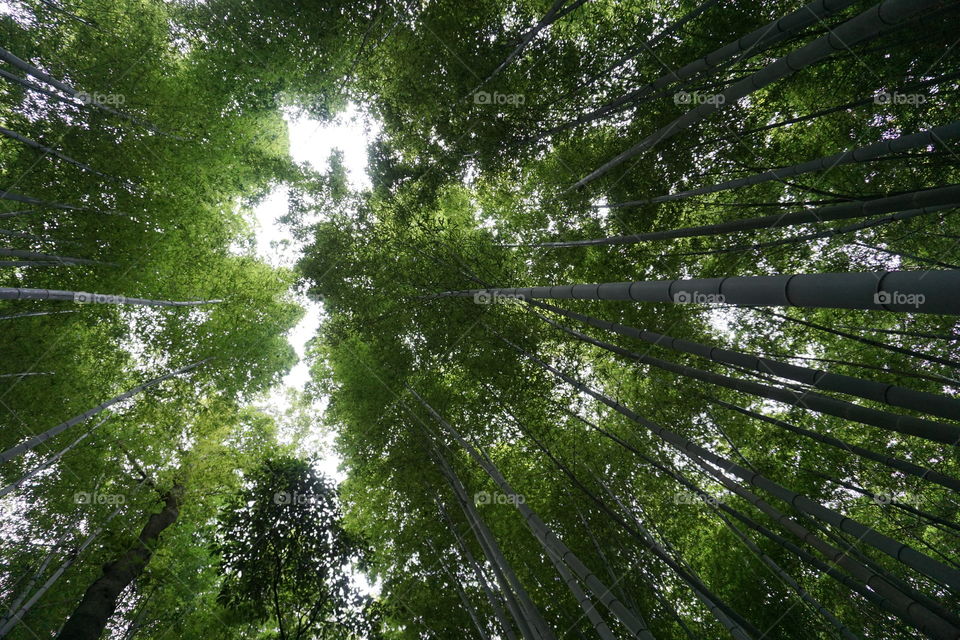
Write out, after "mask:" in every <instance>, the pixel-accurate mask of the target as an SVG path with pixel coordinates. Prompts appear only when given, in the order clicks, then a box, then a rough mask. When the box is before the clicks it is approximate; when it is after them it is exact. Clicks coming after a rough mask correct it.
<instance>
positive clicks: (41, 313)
mask: <svg viewBox="0 0 960 640" xmlns="http://www.w3.org/2000/svg"><path fill="white" fill-rule="evenodd" d="M58 313H76V311H74V310H73V309H69V310H66V311H31V312H29V313H15V314H13V315H9V316H0V320H13V319H14V318H27V317H31V316H52V315H56V314H58Z"/></svg>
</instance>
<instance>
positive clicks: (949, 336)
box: [834, 324, 960, 342]
mask: <svg viewBox="0 0 960 640" xmlns="http://www.w3.org/2000/svg"><path fill="white" fill-rule="evenodd" d="M834 326H836V328H837V329H852V330H854V331H870V332H872V333H885V334H887V335H891V336H908V337H910V338H933V339H934V340H950V341H953V342H957V341H960V335H957V334H956V333H926V332H924V331H901V330H897V329H880V328H878V327H855V326H852V325H844V324H838V325H834Z"/></svg>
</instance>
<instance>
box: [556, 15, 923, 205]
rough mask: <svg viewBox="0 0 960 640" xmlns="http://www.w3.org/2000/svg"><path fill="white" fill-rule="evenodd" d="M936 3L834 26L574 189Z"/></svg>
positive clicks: (598, 171)
mask: <svg viewBox="0 0 960 640" xmlns="http://www.w3.org/2000/svg"><path fill="white" fill-rule="evenodd" d="M937 4H939V0H885V1H884V2H882V3H881V4H879V5H877V6H875V7H872V8H871V9H869V10H867V11H864V12H863V13H861V14H860V15H858V16H856V17H854V18H851V19H850V20H848V21H847V22H845V23H843V24H841V25H839V26H837V27H834V28H833V29H831V31H830V33H829V34H828V35H826V36H823V37H821V38H818V39H817V40H814V41H813V42H811V43H810V44H807V45H806V46H803V47H801V48H799V49H797V50H796V51H793V52H792V53H790V54H788V55H786V56H784V57H783V58H780V59H779V60H777V61H776V62H773V63H772V64H770V65H768V66H766V67H765V68H764V69H763V70H762V71H759V72H757V73H755V74H753V75H751V76H750V77H748V78H745V79H743V80H740V81H739V82H736V83H735V84H734V85H733V86H731V87H730V88H729V89H727V90H726V91H724V92H723V93H721V94H720V95H721V96H723V98H722V100H720V99H717V100H711V101H709V102H706V103H704V104H701V105H699V106H697V107H695V108H693V109H691V110H690V111H687V112H686V113H685V114H683V115H682V116H680V117H679V118H677V119H676V120H674V121H673V122H671V123H670V124H668V125H666V126H664V127H661V128H660V129H658V130H657V131H655V132H654V133H652V134H651V135H649V136H648V137H646V138H645V139H643V140H642V141H640V142H639V143H637V144H635V145H634V146H633V147H631V148H630V149H628V150H626V151H624V152H623V153H621V154H620V155H618V156H616V157H615V158H613V159H612V160H610V161H609V162H607V163H605V164H604V165H602V166H601V167H600V168H599V169H597V170H595V171H593V172H592V173H590V174H589V175H587V176H586V177H584V178H582V179H580V180H578V181H577V182H576V183H574V184H573V186H572V187H571V189H574V188H580V187H583V186H585V185H587V184H589V183H590V182H593V181H594V180H596V179H597V178H599V177H600V176H602V175H604V174H605V173H607V172H609V171H610V170H611V169H613V168H615V167H617V166H619V165H621V164H622V163H624V162H626V161H627V160H629V159H630V158H633V157H635V156H637V155H639V154H640V153H642V152H644V151H646V150H648V149H650V148H652V147H654V146H656V145H657V144H660V143H662V142H663V141H665V140H668V139H670V138H672V137H673V136H675V135H676V134H678V133H679V132H681V131H683V130H684V129H687V128H689V127H691V126H693V125H694V124H696V123H698V122H700V121H701V120H703V119H704V118H706V117H707V116H708V115H710V114H712V113H713V112H715V111H719V110H720V109H722V108H724V106H725V105H729V104H734V103H736V102H737V101H739V100H740V99H741V98H745V97H746V96H748V95H750V94H752V93H754V92H755V91H757V90H759V89H762V88H763V87H766V86H768V85H770V84H772V83H774V82H776V81H778V80H782V79H784V78H787V77H789V76H791V75H793V74H794V73H796V72H797V71H800V70H801V69H803V68H805V67H808V66H810V65H812V64H814V63H816V62H819V61H820V60H823V59H825V58H827V57H829V56H830V55H832V54H833V53H834V52H836V51H844V50H847V49H849V48H850V47H852V46H854V45H856V44H859V43H860V42H864V41H865V40H869V39H871V38H875V37H877V36H879V35H880V34H882V33H884V32H885V31H889V30H890V29H891V28H892V27H893V26H895V25H897V24H898V23H900V22H903V21H904V20H906V19H907V18H910V17H911V16H914V15H916V14H918V13H920V12H921V11H925V10H927V9H930V8H933V7H935V6H936V5H937Z"/></svg>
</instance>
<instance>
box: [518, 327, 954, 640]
mask: <svg viewBox="0 0 960 640" xmlns="http://www.w3.org/2000/svg"><path fill="white" fill-rule="evenodd" d="M500 339H501V340H502V341H503V342H505V343H506V344H508V345H509V346H511V347H513V348H514V349H515V350H516V351H518V352H519V353H521V354H522V355H524V356H526V357H527V358H529V359H531V360H532V361H534V362H535V363H537V364H539V365H540V366H541V367H542V368H544V369H546V370H547V371H549V372H551V373H553V374H554V375H556V376H557V377H558V378H560V379H561V380H563V381H565V382H566V383H568V384H570V385H571V386H573V387H574V388H575V389H577V390H578V391H580V392H583V393H586V394H587V395H589V396H591V397H593V398H594V399H596V400H598V401H600V402H601V403H603V404H605V405H607V406H609V407H610V408H611V409H613V410H614V411H616V412H618V413H620V414H622V415H624V416H625V417H627V418H629V419H630V420H632V421H634V422H636V423H637V424H639V425H641V426H643V427H645V428H647V429H650V430H652V431H653V432H654V433H655V434H657V435H658V436H659V437H660V438H661V439H663V440H664V441H666V442H668V443H670V444H673V446H674V447H675V448H677V449H678V450H679V451H681V452H683V453H684V454H685V455H687V456H688V457H689V459H690V460H692V461H693V462H694V463H696V464H697V465H699V466H700V467H701V468H703V469H704V471H706V472H707V473H709V474H710V475H711V476H713V477H714V478H715V479H717V480H718V481H720V483H721V484H723V485H724V486H725V487H727V488H728V489H730V490H731V491H733V492H734V493H736V494H737V495H739V496H741V497H743V498H744V499H746V500H748V501H749V502H750V503H751V504H753V505H754V506H755V507H757V508H758V509H760V510H761V511H763V512H764V513H766V514H767V515H769V516H770V517H771V518H773V519H774V520H775V521H777V522H779V523H780V524H782V525H784V526H785V527H786V528H787V529H788V530H789V531H791V533H794V534H795V535H797V536H798V537H799V538H800V539H801V540H803V541H804V542H807V543H809V544H811V545H812V546H813V547H814V548H816V549H817V550H818V551H820V552H821V553H823V554H824V555H825V556H826V557H827V558H828V559H829V560H830V561H832V562H835V563H836V564H838V565H839V566H841V567H843V568H844V570H847V571H849V572H850V573H851V575H853V576H854V577H855V578H857V579H858V580H862V582H863V584H865V585H867V586H869V587H871V588H872V589H875V590H876V591H877V592H878V593H879V594H880V595H881V596H883V598H885V599H886V600H888V601H889V602H890V604H891V606H892V607H893V608H894V609H895V610H896V611H897V614H898V615H899V616H900V617H901V618H902V619H903V620H904V621H906V622H909V623H910V624H911V625H912V626H914V627H916V628H918V629H920V630H921V631H924V632H926V633H929V634H931V635H932V637H936V638H943V639H948V638H956V635H957V634H958V633H960V628H958V627H956V626H954V625H953V624H952V623H950V622H949V621H947V620H945V619H943V618H941V617H940V616H938V615H936V614H935V613H933V612H932V611H930V610H929V609H928V608H927V607H925V606H924V605H923V604H921V603H919V602H917V601H916V600H914V599H912V598H910V597H909V596H906V595H905V594H903V593H902V592H900V591H899V590H898V589H897V588H896V587H895V586H893V585H892V584H891V583H889V582H888V581H887V580H886V579H885V578H884V577H883V576H881V575H878V574H876V573H875V572H873V571H870V570H869V569H867V568H866V567H864V566H863V565H861V564H860V563H858V562H856V561H854V560H852V559H851V558H849V557H848V556H847V555H846V554H845V553H843V552H841V551H840V550H839V549H836V548H835V547H833V546H832V545H829V544H827V543H825V542H823V541H822V540H820V538H818V537H817V536H815V535H813V534H811V533H810V532H809V531H808V530H807V529H806V528H804V527H803V526H802V525H800V524H799V523H797V522H795V521H794V520H792V519H791V518H789V517H787V516H785V515H784V514H782V513H780V512H779V511H777V510H776V509H775V508H773V507H772V506H771V505H769V504H768V503H766V502H765V501H764V500H762V499H760V498H759V497H758V496H756V495H754V494H753V493H751V492H750V491H748V490H747V489H745V488H743V487H741V486H740V485H739V484H737V483H736V482H734V481H733V480H731V479H730V478H729V477H727V475H726V474H733V475H735V476H737V477H740V478H742V479H744V480H746V481H747V483H749V484H752V485H754V486H757V487H758V488H761V489H764V490H766V491H769V492H770V493H771V494H773V495H775V496H777V497H778V498H780V499H782V500H784V501H786V502H787V503H789V504H791V505H793V506H794V507H795V508H796V509H797V510H798V511H800V512H801V513H807V514H808V515H812V514H811V513H810V512H809V511H808V510H807V509H806V508H805V507H806V506H807V505H808V504H815V503H812V501H810V500H808V499H807V498H805V497H803V496H799V495H798V494H796V493H793V492H791V491H789V490H784V489H783V488H782V487H780V486H779V485H776V484H775V483H772V482H770V481H769V480H767V479H766V478H764V477H763V476H761V475H760V474H757V473H755V472H752V471H748V470H746V469H743V468H742V467H739V466H738V465H736V464H734V463H732V462H730V461H727V460H725V459H723V458H722V457H721V456H718V455H716V454H713V453H712V452H710V451H708V450H706V449H703V448H702V447H699V446H697V445H695V444H693V443H692V442H690V441H689V440H686V439H685V438H682V437H681V436H677V435H676V434H673V433H672V432H670V431H668V430H666V429H663V428H662V427H659V426H658V425H655V424H654V423H652V422H650V421H649V420H646V419H645V418H643V417H641V416H639V415H638V414H636V413H634V412H633V411H631V410H630V409H628V408H626V407H624V406H623V405H621V404H620V403H618V402H616V401H614V400H611V399H610V398H608V397H607V396H605V395H603V394H601V393H599V392H596V391H594V390H593V389H591V388H590V387H587V386H586V385H584V384H583V383H581V382H578V381H577V380H575V379H573V378H571V377H569V376H567V375H566V374H564V373H562V372H560V371H559V370H557V369H555V368H554V367H552V366H550V365H549V364H547V363H546V362H543V361H542V360H540V359H539V358H536V357H535V356H533V355H531V354H529V353H527V352H526V351H524V350H523V349H521V348H520V347H518V346H516V345H514V344H513V343H512V342H510V341H509V340H507V339H506V338H503V337H502V336H500ZM707 461H710V463H709V464H708V463H707ZM714 464H715V465H717V466H718V467H720V468H722V469H723V470H724V472H723V473H721V472H720V471H719V470H718V469H715V468H714V467H713V466H712V465H714ZM761 479H762V480H761ZM820 509H822V510H823V512H828V511H830V510H828V509H823V508H822V507H821V508H820ZM820 509H816V510H817V511H820ZM824 515H826V516H827V517H826V518H824V519H825V520H827V521H828V522H829V521H830V520H837V522H833V523H832V524H836V525H837V526H839V527H840V528H841V529H843V530H847V526H845V525H849V524H852V523H853V522H854V521H852V520H851V519H849V518H846V517H844V516H839V519H838V518H835V517H834V516H833V515H830V514H827V513H824ZM837 515H839V514H837ZM817 518H818V516H816V515H815V516H814V519H817ZM861 527H862V525H861ZM853 528H858V527H853ZM862 528H863V529H867V530H866V531H861V532H859V533H855V534H854V535H857V536H858V539H863V540H866V539H867V538H868V537H871V536H873V537H875V536H879V535H880V534H876V532H873V531H872V530H870V529H868V528H866V527H862ZM867 542H868V543H869V540H867ZM892 542H893V541H892ZM893 544H894V546H897V545H899V543H896V542H893ZM900 546H903V547H905V545H900ZM907 548H909V547H907ZM913 553H917V552H915V551H914V552H913ZM918 555H922V554H918ZM894 557H896V556H894ZM923 557H924V558H926V556H923ZM927 560H929V561H930V562H931V563H934V564H939V563H937V562H936V561H934V560H932V559H929V558H927ZM901 561H903V560H902V559H901ZM940 566H941V567H943V565H940ZM943 568H944V569H947V568H946V567H943ZM923 573H926V572H923ZM927 575H929V574H927Z"/></svg>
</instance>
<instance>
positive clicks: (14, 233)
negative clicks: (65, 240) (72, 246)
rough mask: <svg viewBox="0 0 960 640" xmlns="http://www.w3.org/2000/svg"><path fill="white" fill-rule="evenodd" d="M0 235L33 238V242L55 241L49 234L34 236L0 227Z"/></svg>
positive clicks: (25, 238)
mask: <svg viewBox="0 0 960 640" xmlns="http://www.w3.org/2000/svg"><path fill="white" fill-rule="evenodd" d="M0 236H8V237H10V238H23V239H24V240H33V241H34V242H57V241H56V240H54V239H53V238H50V237H49V236H35V235H33V234H30V233H23V232H22V231H11V230H10V229H0Z"/></svg>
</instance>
